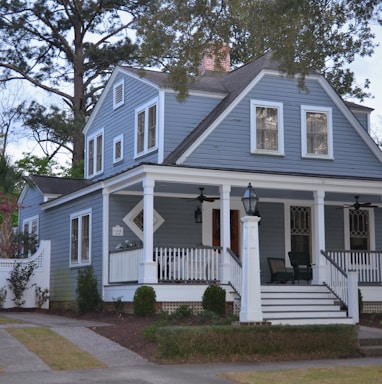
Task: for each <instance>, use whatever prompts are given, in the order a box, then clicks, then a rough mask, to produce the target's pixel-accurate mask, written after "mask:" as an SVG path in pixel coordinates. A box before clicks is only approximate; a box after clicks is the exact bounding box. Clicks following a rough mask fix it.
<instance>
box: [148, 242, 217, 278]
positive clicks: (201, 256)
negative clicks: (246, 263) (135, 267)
mask: <svg viewBox="0 0 382 384" xmlns="http://www.w3.org/2000/svg"><path fill="white" fill-rule="evenodd" d="M220 255H221V247H210V246H189V247H176V246H175V247H174V246H159V247H154V261H156V262H157V264H158V281H159V282H161V281H162V282H166V281H179V282H211V281H219V280H220V277H219V265H220V259H221V256H220Z"/></svg>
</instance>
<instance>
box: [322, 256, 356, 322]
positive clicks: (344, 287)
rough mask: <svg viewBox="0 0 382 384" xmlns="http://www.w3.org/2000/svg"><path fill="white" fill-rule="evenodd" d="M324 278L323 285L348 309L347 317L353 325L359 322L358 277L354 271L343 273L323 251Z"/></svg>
mask: <svg viewBox="0 0 382 384" xmlns="http://www.w3.org/2000/svg"><path fill="white" fill-rule="evenodd" d="M321 254H322V255H323V256H324V257H325V259H326V261H327V263H326V268H327V270H326V277H327V281H324V284H325V285H326V286H327V287H328V288H329V289H330V291H331V292H332V293H333V294H334V295H335V296H336V297H337V298H338V299H339V300H340V301H341V302H342V303H343V304H344V305H345V306H346V307H347V308H348V316H349V317H351V318H352V319H353V322H354V323H358V321H359V308H358V276H357V272H356V271H344V270H343V269H342V268H341V267H340V266H339V265H338V264H337V263H336V262H335V261H334V260H333V259H332V258H331V257H330V256H329V255H328V254H327V253H326V252H325V251H321Z"/></svg>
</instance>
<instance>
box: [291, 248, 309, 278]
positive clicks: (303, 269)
mask: <svg viewBox="0 0 382 384" xmlns="http://www.w3.org/2000/svg"><path fill="white" fill-rule="evenodd" d="M288 256H289V260H290V263H291V265H292V267H293V273H294V280H298V282H299V283H300V280H306V281H310V280H312V278H313V273H312V265H311V263H310V255H309V253H306V252H288Z"/></svg>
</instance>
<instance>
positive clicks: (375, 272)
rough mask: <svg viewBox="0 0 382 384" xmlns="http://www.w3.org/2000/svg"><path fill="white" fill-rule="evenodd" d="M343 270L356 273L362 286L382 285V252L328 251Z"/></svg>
mask: <svg viewBox="0 0 382 384" xmlns="http://www.w3.org/2000/svg"><path fill="white" fill-rule="evenodd" d="M325 253H326V254H327V255H328V256H329V257H330V259H331V260H333V261H334V262H335V263H336V264H337V265H338V266H339V267H340V268H341V269H343V270H344V271H345V272H346V271H356V272H357V275H358V282H359V283H362V284H378V285H379V284H381V283H382V252H378V251H326V252H325Z"/></svg>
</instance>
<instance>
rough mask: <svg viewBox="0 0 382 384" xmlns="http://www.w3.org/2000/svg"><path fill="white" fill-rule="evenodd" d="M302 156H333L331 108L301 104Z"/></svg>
mask: <svg viewBox="0 0 382 384" xmlns="http://www.w3.org/2000/svg"><path fill="white" fill-rule="evenodd" d="M301 124H302V126H301V129H302V140H301V143H302V156H303V157H315V158H330V159H331V158H333V144H332V140H333V139H332V110H331V108H325V107H311V106H304V105H303V106H301Z"/></svg>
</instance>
